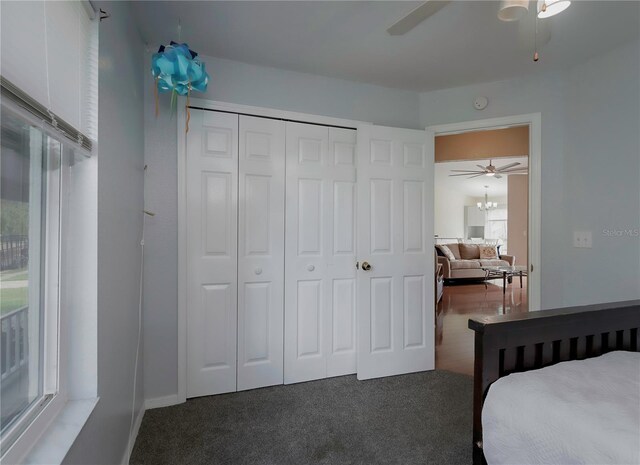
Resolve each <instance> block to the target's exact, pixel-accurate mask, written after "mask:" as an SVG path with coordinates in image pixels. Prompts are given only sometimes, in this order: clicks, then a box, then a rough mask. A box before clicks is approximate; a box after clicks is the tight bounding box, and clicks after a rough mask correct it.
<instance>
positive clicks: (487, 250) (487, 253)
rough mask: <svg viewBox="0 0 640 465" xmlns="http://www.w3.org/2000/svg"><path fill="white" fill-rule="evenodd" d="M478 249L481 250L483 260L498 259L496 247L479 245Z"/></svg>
mask: <svg viewBox="0 0 640 465" xmlns="http://www.w3.org/2000/svg"><path fill="white" fill-rule="evenodd" d="M478 248H479V249H480V258H481V259H492V258H498V249H496V246H495V245H479V246H478Z"/></svg>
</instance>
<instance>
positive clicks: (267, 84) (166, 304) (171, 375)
mask: <svg viewBox="0 0 640 465" xmlns="http://www.w3.org/2000/svg"><path fill="white" fill-rule="evenodd" d="M638 56H639V54H638V43H637V42H636V43H634V44H630V45H627V46H625V47H621V48H619V49H617V50H615V51H613V52H610V53H608V54H606V55H605V56H601V57H598V58H596V59H594V60H592V61H590V62H589V63H585V64H584V65H582V66H580V67H577V68H575V69H573V70H568V71H563V72H556V73H550V74H543V75H535V76H531V77H528V78H521V79H513V80H508V81H500V82H492V83H486V84H480V85H474V86H467V87H460V88H453V89H446V90H441V91H434V92H427V93H422V94H419V95H418V94H416V93H412V92H406V91H397V90H392V89H386V88H382V87H376V86H371V85H366V84H358V83H352V82H347V81H341V80H335V79H329V78H324V77H319V76H312V75H306V74H301V73H294V72H289V71H282V70H277V69H272V68H264V67H259V66H253V65H247V64H243V63H237V62H233V61H229V60H221V59H215V58H210V57H204V60H205V62H206V63H207V67H208V69H209V70H210V71H211V73H212V80H211V83H210V85H209V91H208V93H207V94H206V95H204V96H202V97H203V98H209V99H213V100H220V101H226V102H233V103H240V104H247V105H255V106H265V107H272V108H279V109H286V110H293V111H300V112H305V113H315V114H320V115H326V116H336V117H343V118H353V119H358V120H363V121H370V122H374V123H378V124H385V125H392V126H403V127H410V128H416V127H424V126H427V125H433V124H441V123H452V122H462V121H470V120H474V119H483V118H490V117H498V116H508V115H517V114H523V113H533V112H540V113H542V138H543V140H542V192H543V197H542V224H541V230H542V262H541V263H540V264H539V265H540V267H541V270H542V276H541V280H542V282H541V287H542V300H541V302H542V306H543V307H544V308H550V307H556V306H562V305H571V304H579V303H585V302H603V301H607V300H622V299H630V298H634V297H635V298H637V297H639V294H640V286H639V285H638V282H639V280H640V260H639V259H638V253H639V251H638V241H639V240H638V238H628V239H624V238H623V239H612V240H611V241H610V242H608V243H607V242H603V241H604V239H605V238H604V237H602V236H601V233H602V231H601V230H602V229H603V228H604V227H609V225H610V223H612V222H613V223H614V224H613V225H612V226H615V225H630V226H631V227H635V228H638V227H640V226H639V225H638V216H639V211H638V202H640V196H639V192H638V189H639V187H638V178H637V176H638V174H640V167H639V166H638V163H639V162H638V156H639V155H638V154H639V153H640V152H639V150H638V144H639V142H638V138H637V137H638V127H639V125H640V121H639V118H638V113H637V109H638V101H639V99H638V87H637V85H638V82H640V77H639V76H638V73H639V68H640V67H639V66H638V59H639V58H638ZM583 74H584V76H583ZM607 76H608V77H607ZM612 76H617V78H616V79H617V80H618V81H620V82H616V83H615V85H611V77H612ZM580 79H588V81H585V82H584V83H583V85H581V86H574V84H575V81H576V80H580ZM144 82H145V86H146V87H145V125H146V126H145V160H146V163H148V165H149V170H148V173H147V183H146V187H145V189H146V191H145V194H146V198H147V207H148V208H149V209H151V210H153V211H155V212H156V213H157V216H156V217H155V218H153V219H151V220H150V221H148V223H147V240H146V244H147V248H148V255H147V257H148V258H147V261H146V265H145V283H144V285H145V307H144V328H145V335H146V337H145V346H144V354H145V355H144V364H145V397H146V398H147V399H150V398H158V397H164V396H172V395H175V394H176V392H177V341H176V338H177V335H176V327H177V206H176V203H177V193H176V191H177V187H176V186H177V180H176V153H177V142H176V140H177V135H176V134H177V133H176V131H177V128H176V119H175V118H171V117H170V116H169V114H170V111H169V108H168V103H167V100H168V97H167V96H166V95H165V96H161V112H160V116H159V117H158V118H156V117H155V116H154V100H153V89H152V81H151V79H145V80H144ZM634 83H635V87H634ZM594 92H595V93H600V94H601V95H599V96H598V98H597V100H590V98H591V94H592V93H594ZM479 95H484V96H487V97H488V98H489V102H490V103H489V106H488V107H487V108H486V109H485V110H484V111H482V112H478V111H476V110H475V109H474V108H473V105H472V103H473V99H474V97H476V96H479ZM199 97H200V95H199ZM619 101H622V103H623V104H622V105H620V102H619ZM607 102H613V103H614V104H615V107H613V108H611V107H608V104H607ZM634 105H635V107H634ZM634 108H635V111H634ZM594 121H599V122H600V124H602V128H601V129H600V130H599V131H594V130H593V127H592V126H593V124H594ZM611 126H615V129H614V131H615V133H616V137H615V138H611V140H609V139H610V138H609V136H608V135H606V130H607V129H608V128H609V127H611ZM634 128H635V129H634ZM575 134H584V136H585V137H586V138H585V139H581V140H580V141H575V142H574V141H573V140H572V138H573V137H575ZM605 143H606V145H607V154H608V155H604V154H603V153H602V150H601V148H602V146H603V145H604V144H605ZM598 157H600V158H598ZM602 157H604V158H606V159H610V158H612V157H613V158H614V159H615V160H616V162H615V166H617V167H618V168H620V170H621V171H623V172H625V173H624V174H623V175H622V176H621V175H620V174H619V173H617V172H610V171H607V170H601V171H602V172H601V173H600V170H598V174H599V176H600V177H595V171H596V168H595V167H585V166H584V164H586V163H589V162H591V161H593V160H596V161H594V163H597V165H595V166H600V163H601V161H598V160H603V158H602ZM634 157H635V158H634ZM574 160H578V161H582V162H583V163H574ZM634 176H635V178H634ZM580 180H583V181H580ZM598 182H601V183H602V184H603V186H606V185H609V186H610V185H612V184H616V183H619V184H620V185H621V186H623V187H622V188H621V189H619V190H608V189H607V188H606V187H600V188H597V189H595V190H593V191H591V190H590V188H591V186H592V183H598ZM581 183H582V184H581ZM625 189H626V190H627V191H628V192H629V193H628V194H627V197H629V198H630V199H631V200H628V201H626V200H625V201H622V200H621V199H620V196H619V194H620V193H621V191H622V190H625ZM633 199H635V200H633ZM615 202H622V203H618V204H617V206H616V209H615V212H616V214H615V215H614V216H612V217H611V218H609V219H608V220H607V221H604V220H603V221H597V222H588V223H587V222H586V221H587V219H593V218H597V217H598V215H601V214H604V213H603V212H604V209H608V208H609V204H611V203H615ZM591 206H593V208H591ZM570 212H571V213H570ZM612 214H613V213H612ZM634 225H635V226H634ZM586 228H590V229H591V230H592V232H593V236H594V248H593V249H590V250H588V249H573V248H572V245H571V240H572V236H571V234H572V231H573V230H574V229H578V230H582V229H586ZM616 241H617V242H616ZM616 244H619V245H616ZM625 247H628V250H629V252H630V257H626V256H625V257H622V256H621V255H624V253H623V252H622V249H624V248H625ZM612 253H613V255H612ZM572 260H573V263H569V261H572ZM594 264H597V266H594ZM587 265H589V266H590V267H591V268H590V269H585V267H586V266H587ZM623 276H624V277H623ZM591 281H595V282H597V283H598V284H597V285H594V286H593V287H592V286H591V285H590V282H591Z"/></svg>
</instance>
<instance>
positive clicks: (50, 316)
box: [1, 102, 81, 463]
mask: <svg viewBox="0 0 640 465" xmlns="http://www.w3.org/2000/svg"><path fill="white" fill-rule="evenodd" d="M3 106H4V108H3V109H2V111H6V110H9V111H11V112H12V113H14V114H16V115H17V116H18V117H19V118H21V119H23V120H24V121H25V122H26V123H28V124H31V125H32V126H34V127H35V128H37V130H38V131H41V132H42V134H45V135H47V136H49V137H52V138H53V139H55V140H57V141H58V142H59V143H60V151H61V153H60V156H59V161H58V166H57V167H55V169H54V170H51V169H48V170H47V182H46V188H47V196H46V208H47V215H46V219H45V223H44V225H42V226H43V227H44V228H45V229H46V234H45V241H44V242H45V257H44V258H45V260H46V262H45V269H44V278H45V279H44V285H43V286H42V289H43V294H44V295H43V300H44V303H45V311H44V312H43V317H44V322H43V329H44V330H43V340H42V341H41V343H43V344H44V350H43V352H42V353H43V359H42V363H43V370H42V376H43V396H42V397H41V398H40V400H39V401H38V402H34V403H33V405H31V406H30V407H29V408H28V409H27V410H25V412H23V414H22V415H21V418H20V419H19V420H18V421H17V422H16V423H15V424H14V425H12V426H11V428H10V429H9V430H7V432H6V433H5V435H4V438H6V439H3V442H4V441H5V440H10V441H12V444H11V445H10V446H9V448H8V449H7V450H6V451H5V452H4V454H3V455H2V457H1V461H2V462H3V463H20V462H22V461H23V460H24V458H25V457H26V456H27V454H28V453H29V452H30V451H31V450H32V448H33V446H34V445H35V444H36V443H37V442H38V440H39V439H40V438H41V437H42V435H43V434H44V433H45V431H46V430H47V428H48V427H49V426H50V425H51V424H52V423H53V422H54V420H55V419H56V418H57V417H58V416H59V415H60V413H61V412H62V410H63V408H64V407H65V405H66V404H67V402H68V400H69V398H68V383H67V381H68V376H67V364H68V358H67V357H64V356H61V355H62V354H65V353H67V344H68V339H67V338H66V337H65V332H66V331H65V329H64V328H65V325H64V324H61V322H64V321H65V317H66V305H65V302H66V300H67V295H66V289H67V288H66V286H64V282H65V277H66V275H67V272H66V267H65V256H66V255H67V254H66V253H65V252H66V250H67V245H68V244H66V241H63V240H62V238H64V237H66V236H67V234H65V232H66V228H67V223H68V221H67V218H68V207H69V202H68V199H69V186H70V166H71V162H72V156H73V151H74V150H81V149H80V148H79V147H77V146H74V144H73V143H71V142H70V141H69V140H68V139H67V138H65V137H64V136H63V135H61V134H59V133H57V132H56V131H55V130H53V129H52V128H49V127H48V126H45V125H44V124H42V123H40V122H38V121H37V120H36V119H35V118H33V117H32V116H31V115H30V114H29V113H27V112H25V111H23V110H21V109H19V108H17V106H15V105H14V104H12V103H10V102H4V103H3ZM45 153H46V152H45ZM30 301H33V300H31V298H30ZM52 307H53V308H55V310H54V311H52V310H50V309H51V308H52ZM52 312H53V313H52Z"/></svg>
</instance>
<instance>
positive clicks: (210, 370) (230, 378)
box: [186, 110, 238, 397]
mask: <svg viewBox="0 0 640 465" xmlns="http://www.w3.org/2000/svg"><path fill="white" fill-rule="evenodd" d="M237 129H238V116H237V115H230V114H226V113H216V112H210V111H201V110H192V116H191V125H190V131H189V133H188V135H187V154H186V157H187V159H186V169H187V236H188V241H187V397H196V396H204V395H211V394H219V393H223V392H232V391H235V390H236V319H237V313H236V312H237V302H236V300H237V209H238V204H237V177H238V147H237V139H238V132H237Z"/></svg>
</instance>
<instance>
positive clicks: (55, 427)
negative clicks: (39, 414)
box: [24, 397, 99, 465]
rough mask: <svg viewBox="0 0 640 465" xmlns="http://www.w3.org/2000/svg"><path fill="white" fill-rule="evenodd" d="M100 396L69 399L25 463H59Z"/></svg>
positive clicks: (57, 464)
mask: <svg viewBox="0 0 640 465" xmlns="http://www.w3.org/2000/svg"><path fill="white" fill-rule="evenodd" d="M98 400H99V398H97V397H96V398H93V399H82V400H70V401H67V403H66V404H65V406H64V407H63V408H62V410H61V411H60V412H59V413H58V415H57V416H56V418H55V419H54V420H53V422H52V423H51V424H50V425H49V426H48V427H47V429H46V430H45V431H44V433H43V434H42V436H41V437H40V439H39V440H38V442H37V443H36V444H35V445H34V447H33V448H32V449H31V450H30V451H29V453H28V454H27V456H26V458H25V460H24V463H25V464H33V465H35V464H38V465H42V464H48V465H49V464H51V465H54V464H55V465H59V464H61V463H62V461H63V460H64V458H65V456H66V455H67V453H68V452H69V449H71V446H72V445H73V443H74V441H75V440H76V438H77V437H78V434H80V430H81V429H82V427H83V426H84V425H85V423H86V422H87V420H88V419H89V416H90V415H91V412H93V409H94V408H95V406H96V405H97V403H98Z"/></svg>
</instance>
